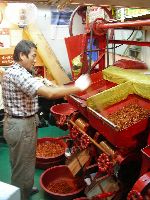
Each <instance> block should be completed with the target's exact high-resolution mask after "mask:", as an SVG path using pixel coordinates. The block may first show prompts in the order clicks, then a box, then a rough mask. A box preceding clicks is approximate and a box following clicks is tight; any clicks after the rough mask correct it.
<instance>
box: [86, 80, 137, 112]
mask: <svg viewBox="0 0 150 200" xmlns="http://www.w3.org/2000/svg"><path fill="white" fill-rule="evenodd" d="M133 93H134V91H133V83H132V82H130V81H128V82H126V83H122V84H120V85H117V86H115V87H112V88H110V89H108V90H105V91H103V92H101V93H98V94H96V95H93V96H91V97H89V98H88V99H87V105H88V106H89V107H91V108H92V109H94V110H96V111H99V112H100V111H102V110H103V109H104V108H106V107H108V106H111V105H113V104H115V103H118V102H120V101H121V100H124V99H126V98H127V97H128V95H129V94H133Z"/></svg>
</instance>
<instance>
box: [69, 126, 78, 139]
mask: <svg viewBox="0 0 150 200" xmlns="http://www.w3.org/2000/svg"><path fill="white" fill-rule="evenodd" d="M78 135H79V131H78V130H77V129H76V128H74V127H73V128H72V129H71V130H70V137H71V139H73V140H74V139H76V138H77V137H78Z"/></svg>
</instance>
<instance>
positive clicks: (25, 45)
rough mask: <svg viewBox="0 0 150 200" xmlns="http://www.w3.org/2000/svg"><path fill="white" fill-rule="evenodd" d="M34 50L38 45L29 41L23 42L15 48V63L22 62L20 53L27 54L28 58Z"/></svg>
mask: <svg viewBox="0 0 150 200" xmlns="http://www.w3.org/2000/svg"><path fill="white" fill-rule="evenodd" d="M32 48H36V49H37V47H36V45H35V44H34V43H33V42H32V41H29V40H21V41H20V42H19V43H18V44H17V45H16V47H15V50H14V54H13V59H14V61H20V53H23V54H25V55H26V56H27V57H28V55H29V53H30V51H31V49H32Z"/></svg>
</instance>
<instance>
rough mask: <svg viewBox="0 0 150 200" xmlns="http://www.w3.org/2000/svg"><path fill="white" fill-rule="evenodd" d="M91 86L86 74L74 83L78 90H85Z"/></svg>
mask: <svg viewBox="0 0 150 200" xmlns="http://www.w3.org/2000/svg"><path fill="white" fill-rule="evenodd" d="M90 85H91V79H90V76H89V75H88V74H83V75H81V76H80V77H79V78H78V79H77V80H76V81H75V86H76V87H78V88H79V89H80V90H85V89H87V88H88V87H89V86H90Z"/></svg>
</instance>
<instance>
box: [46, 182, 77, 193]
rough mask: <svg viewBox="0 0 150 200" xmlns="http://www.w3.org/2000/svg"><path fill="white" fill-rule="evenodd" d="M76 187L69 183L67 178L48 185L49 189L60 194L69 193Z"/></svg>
mask: <svg viewBox="0 0 150 200" xmlns="http://www.w3.org/2000/svg"><path fill="white" fill-rule="evenodd" d="M75 188H76V187H73V185H71V184H69V182H68V181H67V180H56V181H54V182H50V183H49V184H48V186H47V189H48V190H49V191H51V192H53V193H58V194H67V193H72V192H74V191H75Z"/></svg>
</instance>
